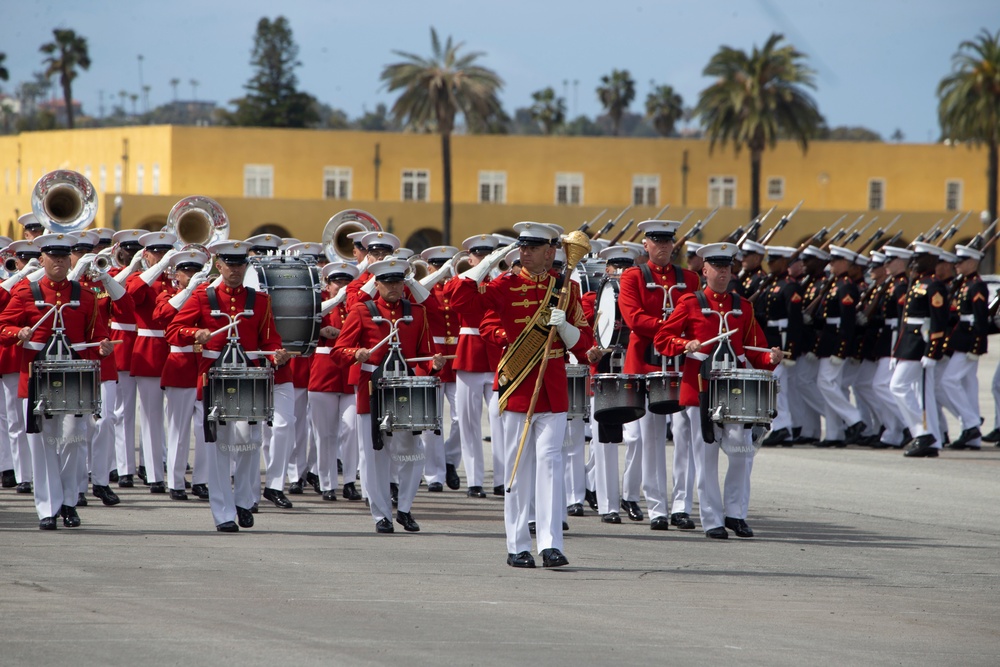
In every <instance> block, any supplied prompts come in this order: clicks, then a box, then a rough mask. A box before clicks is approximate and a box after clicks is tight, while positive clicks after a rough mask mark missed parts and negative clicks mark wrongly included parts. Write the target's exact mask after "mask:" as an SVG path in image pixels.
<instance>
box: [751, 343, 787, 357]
mask: <svg viewBox="0 0 1000 667" xmlns="http://www.w3.org/2000/svg"><path fill="white" fill-rule="evenodd" d="M743 349H744V350H750V351H751V352H770V351H771V348H769V347H755V346H753V345H744V346H743ZM781 353H782V354H783V355H785V356H786V357H790V356H792V355H791V353H790V352H786V351H785V350H782V351H781Z"/></svg>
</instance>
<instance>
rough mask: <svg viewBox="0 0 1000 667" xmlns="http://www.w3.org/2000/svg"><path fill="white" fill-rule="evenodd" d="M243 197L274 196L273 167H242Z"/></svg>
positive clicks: (252, 165) (253, 165)
mask: <svg viewBox="0 0 1000 667" xmlns="http://www.w3.org/2000/svg"><path fill="white" fill-rule="evenodd" d="M243 196H244V197H263V198H271V197H273V196H274V167H273V166H271V165H269V164H247V165H243Z"/></svg>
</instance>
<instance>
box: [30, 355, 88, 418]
mask: <svg viewBox="0 0 1000 667" xmlns="http://www.w3.org/2000/svg"><path fill="white" fill-rule="evenodd" d="M31 382H33V383H34V384H35V387H34V396H35V405H34V407H33V408H32V409H33V411H34V413H35V414H36V415H44V416H46V417H51V416H53V415H77V416H83V415H85V414H95V415H99V414H101V362H100V361H97V360H96V359H50V360H45V359H42V360H40V361H33V362H31Z"/></svg>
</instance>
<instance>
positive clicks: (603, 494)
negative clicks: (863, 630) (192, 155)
mask: <svg viewBox="0 0 1000 667" xmlns="http://www.w3.org/2000/svg"><path fill="white" fill-rule="evenodd" d="M32 208H33V212H32V213H30V214H26V215H23V216H21V218H20V219H19V220H18V222H19V223H20V224H21V225H22V226H23V228H24V237H25V240H23V241H16V242H11V240H10V239H7V240H6V241H5V242H2V241H0V245H3V246H4V247H3V248H2V252H3V254H4V256H5V260H6V261H5V263H4V276H5V279H4V281H3V282H2V284H0V388H2V392H3V404H4V408H5V409H4V410H3V411H2V413H3V414H2V415H0V417H2V418H0V439H2V442H0V468H2V471H3V487H5V488H14V489H15V492H17V493H24V494H27V493H32V494H33V495H34V499H35V507H36V510H37V513H38V517H39V527H40V528H41V529H43V530H54V529H56V527H57V519H61V522H62V524H63V525H64V526H65V527H69V528H75V527H78V526H80V525H81V523H82V521H81V518H80V515H79V513H78V512H77V508H78V507H80V506H83V505H86V504H87V495H88V494H87V490H88V486H89V487H90V489H89V490H90V495H91V496H92V497H93V498H96V499H99V500H100V501H101V502H102V503H103V504H104V505H107V506H114V505H118V504H119V503H121V502H122V499H121V497H120V496H118V495H117V494H116V493H115V491H114V490H112V484H117V487H118V488H131V487H133V486H135V484H136V480H135V478H136V477H138V478H139V479H140V480H141V483H143V484H145V485H146V486H148V488H149V491H150V493H163V494H169V499H170V500H175V501H187V500H188V499H189V493H190V494H191V495H193V496H195V497H196V498H199V499H204V500H208V504H209V507H210V510H211V515H212V521H213V525H215V527H216V529H217V530H218V531H219V532H238V531H239V530H240V529H241V528H242V529H248V528H251V527H253V525H254V515H255V514H256V513H257V511H258V507H259V504H260V502H261V500H262V499H263V500H267V501H269V502H271V503H273V504H274V505H275V507H277V508H281V509H291V508H292V507H293V502H292V500H290V499H289V498H288V497H287V496H286V495H285V494H286V491H287V492H288V494H290V495H295V494H301V493H303V489H304V487H309V486H311V487H312V488H313V489H314V490H315V491H316V493H318V494H320V495H321V497H322V499H323V500H324V501H336V500H338V495H339V497H340V498H342V499H343V500H347V501H354V502H358V501H361V500H364V501H365V502H366V504H367V505H368V508H369V510H370V514H371V518H372V520H373V522H374V526H375V530H376V532H378V533H392V532H394V526H393V524H394V523H396V524H398V525H399V526H401V527H402V528H403V529H404V530H406V531H409V532H417V531H419V530H420V525H419V524H418V523H417V521H416V519H415V518H414V515H413V504H414V499H415V498H416V496H417V493H418V491H419V488H420V486H421V485H423V484H426V488H427V491H428V492H432V493H440V492H443V491H444V487H445V486H447V487H448V488H449V489H451V490H458V489H459V488H460V486H461V478H460V477H459V474H458V469H459V468H460V467H462V468H464V470H465V479H466V491H465V493H466V495H467V496H468V497H470V498H486V497H488V496H489V495H491V494H488V493H487V490H490V491H492V495H494V496H503V498H504V526H505V534H506V547H507V551H506V553H507V563H508V565H511V566H512V567H519V568H533V567H535V557H534V555H533V550H532V542H533V540H532V535H534V543H535V546H536V549H535V553H537V555H538V556H539V557H540V558H541V561H542V565H543V566H544V567H559V566H563V565H566V564H567V563H568V562H569V559H568V558H567V556H566V554H565V553H564V542H563V534H564V532H565V531H566V530H567V529H568V524H567V517H569V516H582V515H584V513H585V510H584V504H585V503H586V504H587V505H589V506H590V508H591V509H592V510H593V511H595V512H597V513H598V514H599V515H600V517H601V521H603V522H605V523H608V524H620V523H621V516H620V514H619V512H621V513H624V514H625V516H626V517H627V518H628V519H630V520H631V521H634V522H642V521H646V520H648V521H649V527H650V529H652V530H657V531H659V530H669V529H670V528H671V527H673V528H675V529H680V530H694V529H696V528H697V527H698V526H700V527H701V529H702V530H703V531H704V533H705V535H706V536H707V537H709V538H716V539H722V538H726V537H728V536H729V532H730V531H731V532H732V533H733V534H735V535H736V536H737V537H743V538H749V537H752V536H753V534H754V532H753V530H752V529H751V527H750V526H749V524H748V523H747V518H748V513H749V508H750V487H751V484H750V475H751V470H752V468H753V461H754V456H755V454H756V452H757V451H758V448H759V447H762V446H763V447H774V446H785V447H790V446H795V445H803V444H810V445H815V446H820V447H846V446H848V445H855V446H868V447H873V448H890V447H892V448H898V449H901V450H902V452H903V454H904V455H905V456H907V457H920V458H928V457H936V456H938V455H939V452H940V450H941V449H942V448H943V447H948V448H950V449H955V450H961V449H979V448H980V447H981V446H982V443H983V442H984V441H986V442H996V443H998V444H1000V421H998V423H997V424H995V426H997V429H995V430H993V431H992V432H990V433H988V434H986V435H984V434H983V432H982V431H981V426H982V424H983V418H982V417H981V415H980V414H979V411H978V407H977V406H978V381H977V372H978V361H979V358H980V357H981V356H982V355H983V354H984V353H985V352H986V346H987V336H988V335H989V334H990V333H993V332H995V331H996V330H997V328H996V325H995V323H994V317H995V313H996V309H997V308H996V304H995V303H991V300H990V295H989V291H988V289H987V285H986V283H985V282H984V281H983V279H982V278H981V276H980V275H979V274H978V268H979V262H980V260H981V259H982V257H983V256H984V253H985V251H986V250H987V249H988V248H989V247H990V246H991V245H992V244H993V243H995V242H996V240H997V239H996V236H993V235H991V233H990V232H992V228H991V229H990V230H987V232H986V233H985V234H981V235H976V236H975V237H974V238H973V239H972V240H970V241H968V242H967V243H966V244H959V245H956V246H955V248H954V253H951V252H948V251H946V250H945V249H944V247H943V246H944V241H946V240H948V239H949V238H950V237H951V236H952V235H953V234H954V233H955V232H956V231H957V226H956V224H954V223H953V224H952V225H951V227H950V228H949V229H943V228H942V229H938V228H937V227H938V226H936V227H935V229H932V230H930V231H928V232H926V233H924V234H921V236H920V237H919V238H918V239H916V240H915V241H913V242H912V243H909V244H906V245H904V244H903V242H901V241H900V240H899V239H900V235H899V234H896V236H894V237H891V238H889V239H887V240H886V239H884V238H883V237H884V236H886V235H887V234H886V232H887V230H888V227H885V228H880V229H879V230H878V231H877V232H876V233H875V234H873V235H872V237H871V238H869V239H868V241H867V242H866V243H864V245H863V246H862V247H861V248H859V249H853V250H852V249H851V247H850V246H851V245H852V244H854V243H855V242H856V241H857V239H858V237H859V234H860V233H861V232H862V231H863V229H864V228H863V229H862V230H855V231H853V232H852V230H853V228H854V227H855V226H856V225H857V224H859V222H860V219H859V220H858V221H856V222H855V223H854V225H848V226H846V227H842V228H839V229H836V230H833V229H831V230H829V231H828V230H827V229H825V228H824V229H823V230H820V231H819V232H817V233H816V234H814V235H812V236H811V237H809V238H807V239H804V240H803V241H802V242H801V243H800V245H798V246H781V245H773V244H770V243H769V242H768V241H769V240H770V239H771V238H772V237H773V236H774V235H775V234H776V233H777V232H778V231H780V230H781V228H782V227H783V226H784V225H785V224H786V223H787V221H788V219H789V218H790V217H791V216H792V215H794V213H795V211H797V210H798V207H796V208H795V209H794V210H793V211H791V212H790V213H789V214H788V215H786V216H785V217H783V218H782V220H781V221H780V222H779V223H778V224H776V225H775V226H774V227H773V228H771V230H770V231H769V232H767V233H766V234H764V236H763V238H762V240H761V241H757V240H755V239H756V232H757V231H758V230H759V229H760V228H761V224H762V223H763V221H764V219H765V218H766V217H767V214H765V215H763V216H760V217H758V218H757V219H756V220H755V221H753V222H752V223H751V224H750V226H749V227H748V228H747V230H743V229H739V230H736V231H735V232H733V233H732V234H729V235H728V236H727V237H726V238H725V239H723V240H722V241H721V242H718V243H707V244H701V243H695V241H694V240H692V239H693V237H695V235H700V233H701V231H702V229H703V227H704V226H705V223H707V222H708V220H709V218H706V219H704V220H701V221H698V222H697V223H696V224H695V225H694V226H693V227H691V228H690V229H689V230H688V231H687V233H685V234H683V235H682V236H680V237H678V235H679V234H680V228H681V227H682V225H683V223H684V221H672V220H661V219H652V220H646V221H643V222H640V223H639V224H638V225H637V227H636V229H637V232H636V233H635V236H633V237H632V239H630V240H624V241H623V240H621V239H622V237H623V233H622V232H624V230H622V232H620V233H619V234H618V235H617V237H616V238H614V239H613V240H611V241H608V240H606V239H602V238H600V237H601V236H602V235H603V234H604V233H605V232H607V231H610V229H611V228H612V227H613V224H609V225H607V226H605V228H604V229H602V230H601V231H600V232H597V233H596V234H588V233H587V232H586V228H587V227H588V226H589V223H588V224H585V225H584V227H583V228H581V229H580V230H577V231H574V232H571V233H569V234H567V233H565V231H564V230H563V229H562V228H560V227H558V226H556V225H549V224H544V223H539V222H519V223H517V224H515V225H514V226H513V227H514V230H515V232H516V234H517V236H516V238H511V237H506V236H502V235H498V234H478V235H476V236H472V237H470V238H468V239H466V240H464V241H463V242H462V244H461V249H460V248H458V247H454V246H435V247H431V248H427V249H424V250H423V252H421V253H420V254H419V255H415V254H414V253H413V252H411V251H409V250H407V249H405V248H401V247H400V246H401V243H400V240H399V239H398V238H397V237H395V236H394V235H393V234H391V233H389V232H387V231H385V230H383V229H382V228H381V226H380V225H379V224H378V222H377V221H376V220H375V219H374V218H373V217H372V216H370V215H369V214H367V213H365V212H363V211H344V212H341V213H338V214H337V215H336V216H334V217H333V218H331V220H330V222H329V223H328V224H327V227H326V228H325V229H324V232H323V238H322V241H321V242H312V241H306V242H302V241H299V240H297V239H281V238H279V237H276V236H273V235H269V234H261V235H258V236H255V237H252V238H250V239H247V240H245V241H239V240H231V239H229V238H228V220H227V219H226V217H225V212H224V211H222V209H221V207H219V206H218V204H217V203H215V202H214V201H212V200H211V199H208V198H207V197H189V198H187V199H185V200H182V201H181V202H179V203H178V205H177V206H175V207H174V210H172V211H171V214H170V216H168V223H167V226H166V227H165V228H164V229H163V230H159V231H152V232H145V231H142V230H122V231H119V232H115V233H112V232H111V231H110V230H105V229H89V230H88V229H87V227H89V225H90V224H91V223H92V222H93V220H94V217H95V215H96V202H95V197H94V193H93V186H92V185H90V183H89V182H87V181H86V179H84V178H83V177H82V176H80V175H79V174H76V173H75V172H67V171H59V172H52V173H50V174H47V175H46V176H45V177H43V179H42V180H41V181H40V182H39V185H38V186H37V187H36V190H35V192H34V193H33V196H32ZM623 213H624V212H623ZM620 217H621V216H619V218H620ZM656 217H657V218H658V217H659V216H656ZM709 217H710V216H709ZM612 222H615V221H612ZM839 223H840V221H838V223H836V224H839ZM869 224H871V223H869ZM958 224H960V223H958ZM630 226H631V222H630V223H629V224H628V225H626V229H627V228H628V227H630ZM835 226H836V225H835ZM865 228H867V227H865ZM831 232H834V233H832V235H831V234H830V233H831ZM640 235H641V237H642V239H641V244H639V243H635V242H634V241H635V239H636V238H637V237H639V236H640ZM828 235H831V238H830V239H829V240H828V239H827V238H826V237H827V236H828ZM699 238H700V237H699ZM869 247H870V249H869ZM866 251H867V252H866ZM678 257H685V258H686V262H685V264H686V268H684V267H682V266H681V265H679V264H678ZM997 378H1000V369H998V374H997V376H996V377H995V378H994V381H993V387H994V396H995V397H996V398H997V406H998V407H997V414H998V415H1000V380H998V379H997ZM446 402H447V404H448V410H447V412H446V411H445V403H446ZM945 411H947V412H948V413H950V414H951V415H952V417H953V419H955V420H957V423H958V424H959V432H958V435H957V437H956V439H955V440H950V439H949V434H948V424H947V416H946V414H945ZM445 414H448V415H449V416H450V419H447V420H446V419H445ZM995 419H997V420H1000V417H996V416H995ZM137 421H138V424H137V423H136V422H137ZM484 421H487V422H488V423H489V425H490V428H489V437H488V438H484V437H483V435H484V433H483V423H484ZM137 428H138V433H139V437H138V442H137V440H136V433H137ZM484 440H489V441H490V442H491V445H492V447H491V448H492V454H493V460H492V466H491V467H492V473H491V476H489V477H487V471H488V468H489V467H488V466H487V464H486V461H485V460H484V459H485V456H484V455H485V450H484V444H483V443H484ZM588 442H589V447H588V446H587V443H588ZM668 442H672V444H673V454H672V464H671V466H670V469H671V470H672V473H673V474H672V479H671V480H670V483H669V484H668V477H667V458H666V457H667V452H666V446H667V443H668ZM192 443H193V452H192ZM620 447H624V450H623V451H622V450H621V449H619V448H620ZM720 451H722V452H723V453H725V454H726V456H727V459H728V467H727V470H726V472H725V477H724V482H723V485H722V486H721V487H720V484H719V475H720V469H719V463H718V459H719V452H720ZM619 452H622V454H623V461H624V468H623V469H621V470H619V459H620V457H619ZM262 464H263V465H262ZM262 470H263V482H262V475H261V472H262ZM189 474H190V481H189V480H188V479H187V477H188V475H189ZM358 481H360V484H358V483H357V482H358ZM696 497H697V499H698V510H699V512H698V516H697V517H694V516H693V513H694V499H695V498H696ZM643 500H644V501H645V509H646V511H645V513H644V512H643V508H642V507H641V506H640V502H641V501H643ZM647 515H648V519H647ZM695 518H697V519H698V521H697V523H696V521H695Z"/></svg>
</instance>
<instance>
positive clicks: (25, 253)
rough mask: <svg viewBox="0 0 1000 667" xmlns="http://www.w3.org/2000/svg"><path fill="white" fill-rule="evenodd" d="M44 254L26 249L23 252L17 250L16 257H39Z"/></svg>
mask: <svg viewBox="0 0 1000 667" xmlns="http://www.w3.org/2000/svg"><path fill="white" fill-rule="evenodd" d="M41 256H42V253H40V252H38V251H35V250H25V251H23V252H15V253H14V257H17V258H18V259H38V258H39V257H41Z"/></svg>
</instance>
